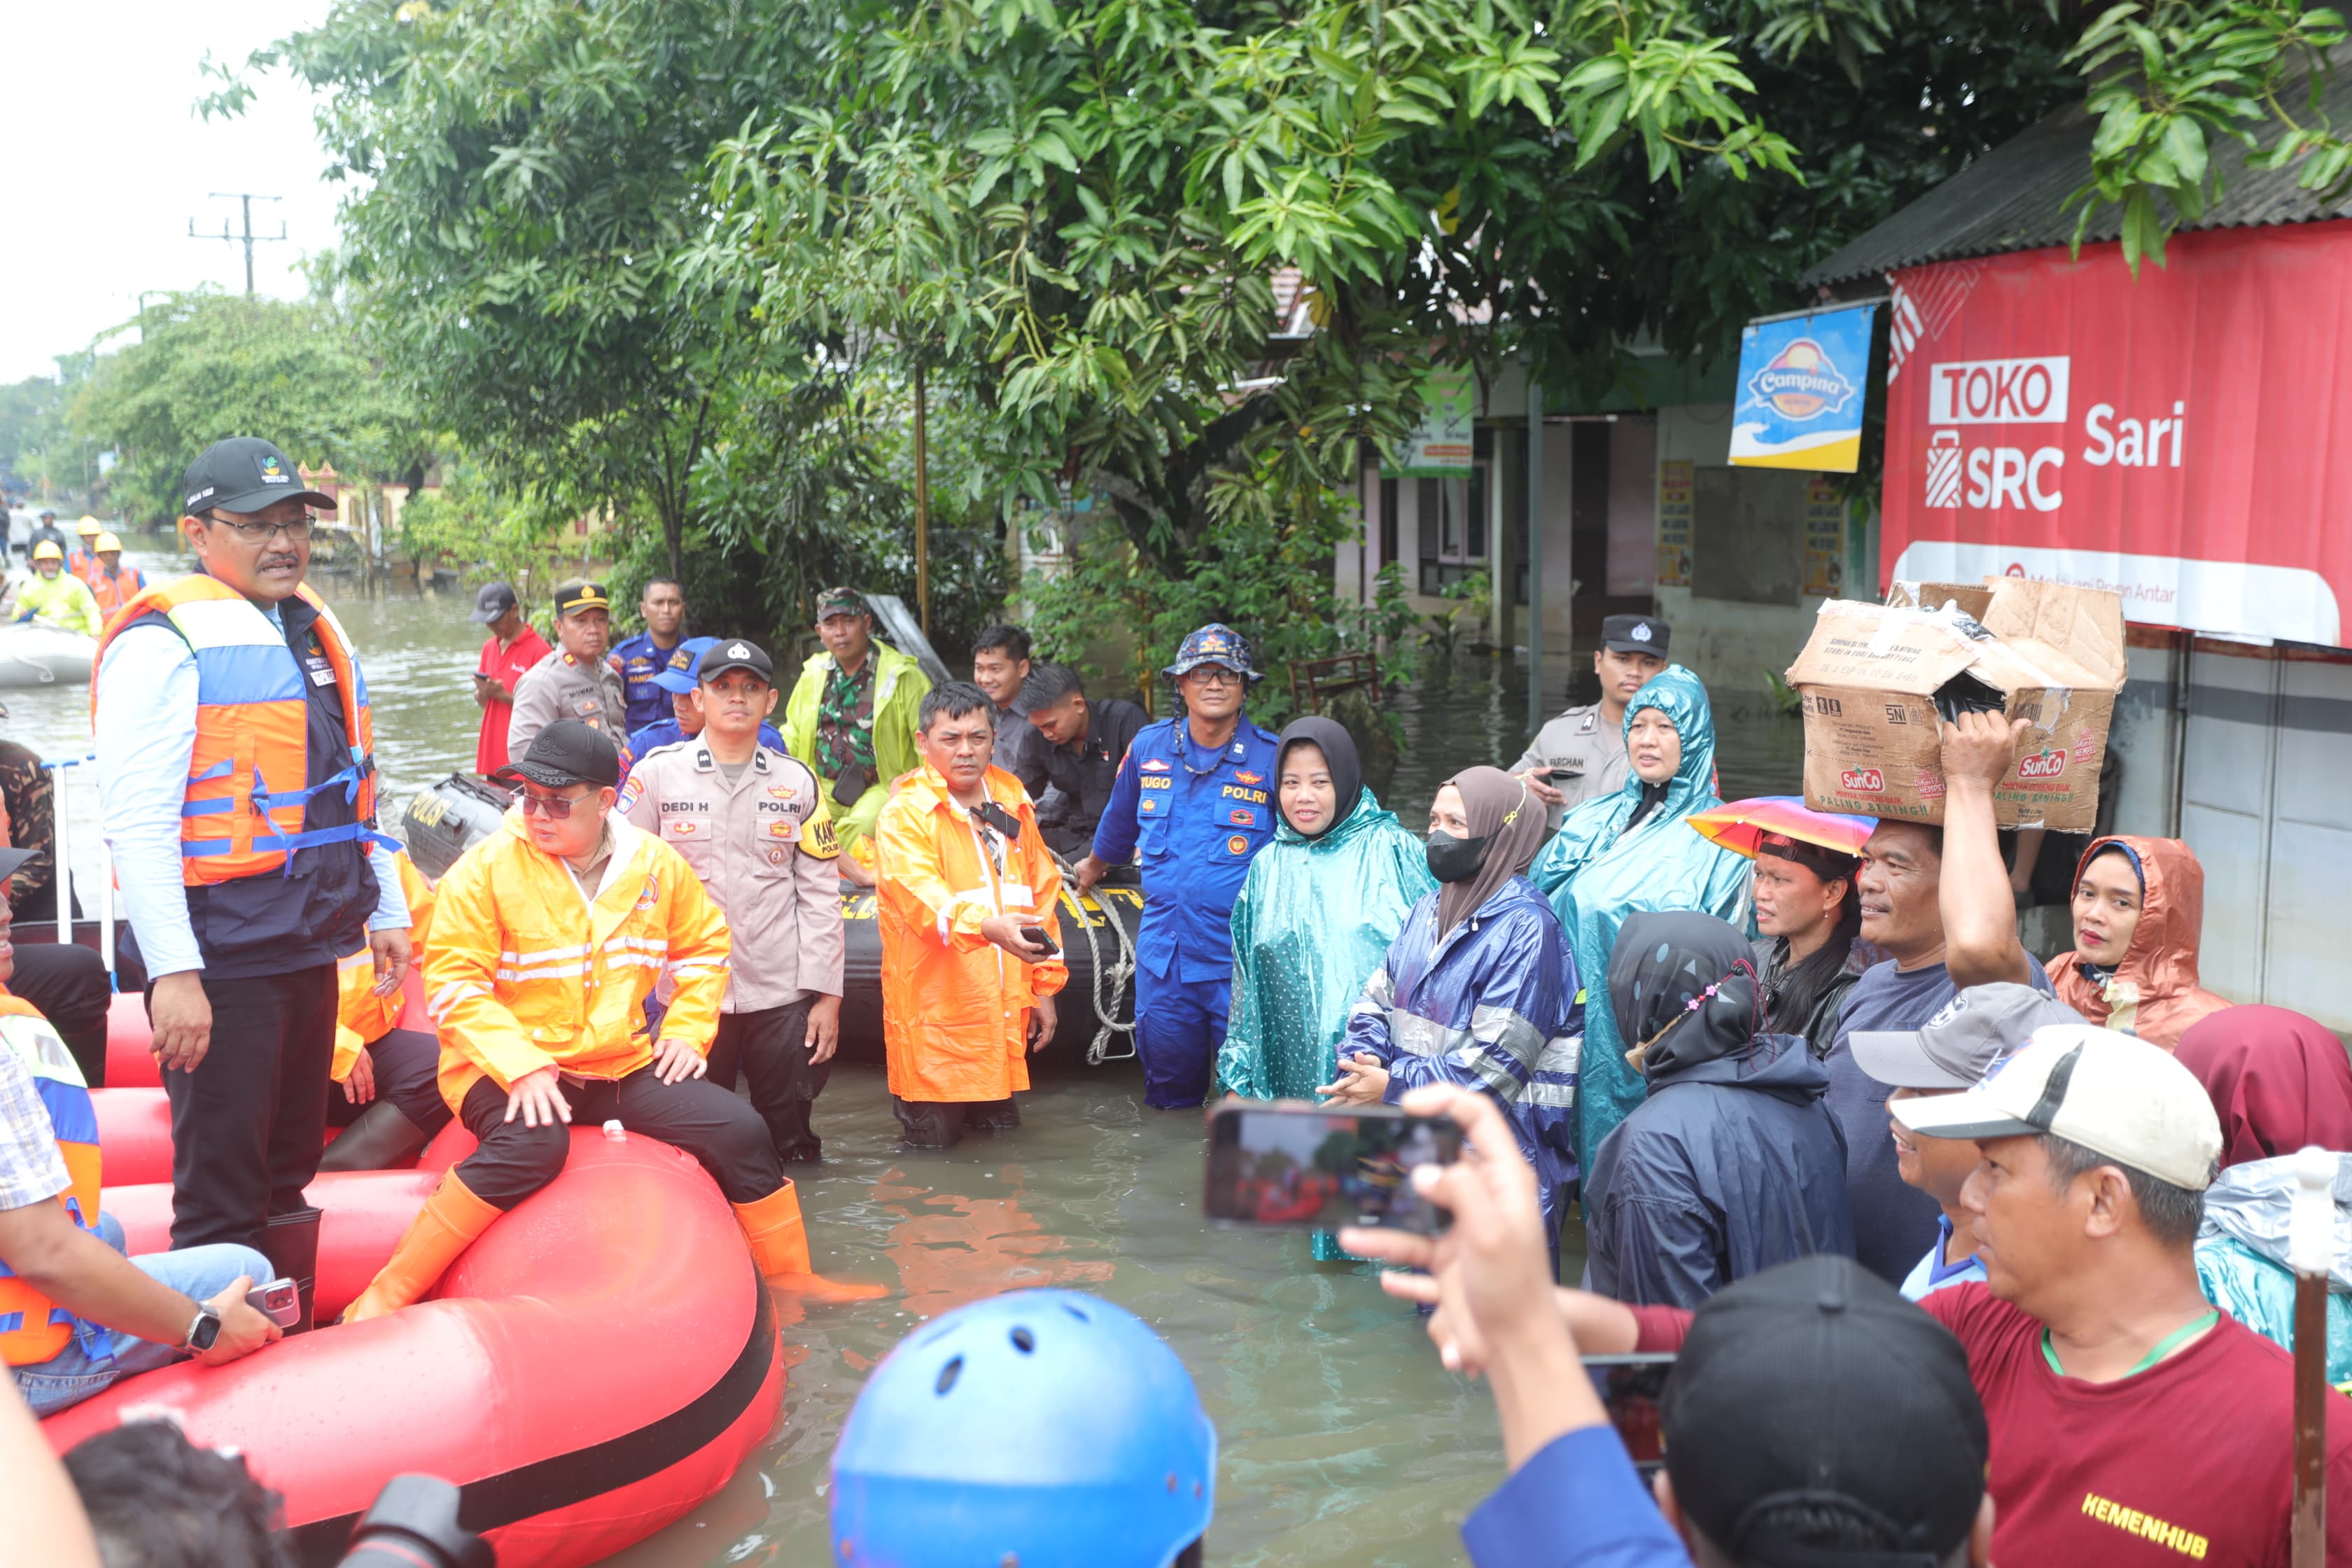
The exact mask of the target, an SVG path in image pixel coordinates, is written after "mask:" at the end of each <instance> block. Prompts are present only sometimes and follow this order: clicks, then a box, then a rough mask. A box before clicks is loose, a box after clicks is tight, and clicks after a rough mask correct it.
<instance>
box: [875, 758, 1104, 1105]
mask: <svg viewBox="0 0 2352 1568" xmlns="http://www.w3.org/2000/svg"><path fill="white" fill-rule="evenodd" d="M987 783H988V795H989V798H990V799H991V800H993V801H994V802H996V804H997V805H1001V806H1003V807H1004V809H1005V810H1007V811H1009V812H1011V813H1013V816H1017V817H1019V818H1020V819H1021V836H1020V837H1019V838H1018V839H1016V840H1015V841H1013V843H1011V844H1009V845H1007V844H1005V843H1004V842H1003V838H1002V837H998V838H997V840H996V841H997V844H998V846H999V847H1000V848H1001V850H1002V853H1003V868H1002V869H1001V870H1000V869H999V868H998V867H997V864H996V861H995V859H994V858H992V856H991V855H990V853H989V850H988V848H987V847H986V846H985V845H984V844H983V842H982V837H981V834H980V829H979V828H977V827H976V826H974V825H973V823H972V819H971V815H970V814H969V813H967V812H966V811H965V810H964V809H963V807H961V806H960V805H957V804H956V803H955V798H954V797H953V796H952V795H949V794H948V786H947V781H946V780H945V779H942V778H941V777H940V775H939V773H938V772H937V771H935V770H934V769H932V768H931V767H930V766H929V764H925V765H924V766H923V767H922V768H921V769H920V770H919V771H918V772H916V773H909V774H908V775H907V777H906V778H905V779H903V780H902V781H900V783H899V784H898V788H897V789H896V790H894V791H893V792H892V794H891V795H890V798H889V800H888V802H887V804H886V805H884V806H883V807H882V815H881V817H880V819H879V820H878V821H877V823H876V824H875V827H874V842H875V851H876V861H877V867H876V869H877V876H878V886H877V889H876V896H875V904H876V910H877V914H878V916H879V919H880V922H881V928H882V1041H883V1047H884V1050H885V1052H886V1053H887V1057H888V1059H889V1067H890V1092H891V1093H892V1094H895V1095H897V1096H898V1098H899V1099H901V1100H932V1101H941V1102H948V1103H971V1102H977V1101H982V1100H1003V1098H1005V1096H1007V1095H1009V1094H1012V1093H1013V1092H1014V1091H1015V1090H1017V1089H1027V1088H1028V1087H1029V1046H1028V1040H1027V1036H1028V1030H1029V1009H1030V1006H1031V1005H1032V1003H1033V1002H1034V999H1035V998H1036V997H1039V996H1051V995H1052V994H1054V993H1055V992H1057V991H1059V990H1060V989H1061V988H1062V986H1063V984H1065V983H1066V981H1067V980H1068V979H1069V976H1070V972H1069V970H1068V969H1067V968H1066V967H1065V966H1064V965H1063V963H1062V961H1061V960H1060V959H1058V958H1049V959H1047V960H1046V961H1045V963H1036V964H1030V963H1022V962H1021V961H1020V960H1019V959H1017V958H1015V957H1013V955H1012V954H1011V953H1009V952H1005V951H1004V950H1003V948H1001V947H998V946H997V945H996V944H995V943H994V942H990V941H988V940H987V939H986V938H985V937H983V936H982V935H981V934H980V922H981V921H983V920H986V919H987V918H988V917H990V916H991V915H1001V914H1023V915H1028V914H1034V916H1035V917H1036V923H1037V924H1038V925H1040V926H1042V927H1044V928H1045V934H1046V935H1047V936H1049V937H1052V938H1053V939H1054V942H1055V945H1057V946H1058V945H1059V944H1060V942H1061V940H1062V938H1061V911H1060V910H1059V908H1058V907H1057V906H1058V904H1059V902H1060V900H1061V896H1062V873H1061V871H1060V869H1059V868H1057V867H1055V864H1054V856H1053V852H1052V851H1050V850H1048V849H1047V848H1046V847H1045V839H1044V837H1041V836H1040V835H1039V833H1038V831H1037V812H1036V808H1035V807H1034V806H1033V805H1030V804H1029V795H1028V792H1027V791H1026V790H1024V789H1023V788H1022V787H1021V781H1020V780H1018V779H1016V778H1014V777H1013V775H1012V774H1011V773H1006V772H1005V771H1004V770H1003V769H1002V768H994V767H992V768H990V769H989V770H988V774H987Z"/></svg>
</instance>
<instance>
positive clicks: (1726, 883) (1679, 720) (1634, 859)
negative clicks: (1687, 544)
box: [1528, 664, 1748, 1202]
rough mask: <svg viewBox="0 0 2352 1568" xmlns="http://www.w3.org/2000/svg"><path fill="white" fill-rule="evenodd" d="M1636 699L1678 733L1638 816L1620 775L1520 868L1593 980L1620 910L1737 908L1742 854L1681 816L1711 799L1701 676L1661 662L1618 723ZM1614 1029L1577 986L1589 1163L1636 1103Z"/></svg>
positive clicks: (1739, 916)
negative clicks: (1676, 746)
mask: <svg viewBox="0 0 2352 1568" xmlns="http://www.w3.org/2000/svg"><path fill="white" fill-rule="evenodd" d="M1644 708H1655V709H1657V710H1659V711H1661V712H1663V713H1664V714H1665V715H1666V717H1667V718H1669V719H1671V720H1673V721H1674V725H1675V733H1676V734H1677V735H1678V736H1680V737H1681V739H1682V746H1683V756H1682V763H1681V765H1680V766H1678V767H1677V768H1676V769H1675V775H1674V777H1673V778H1672V779H1670V780H1668V781H1667V784H1666V794H1665V798H1664V800H1662V801H1661V802H1659V803H1658V805H1656V806H1655V807H1654V808H1653V809H1652V810H1651V811H1650V812H1649V813H1648V815H1646V816H1643V819H1642V822H1641V824H1640V826H1637V827H1635V828H1633V830H1632V831H1631V832H1628V831H1626V828H1625V824H1626V823H1627V822H1628V821H1629V820H1630V819H1631V818H1632V817H1633V813H1634V810H1635V808H1636V807H1638V806H1639V805H1641V803H1642V781H1641V777H1640V775H1639V774H1633V775H1631V776H1629V777H1628V778H1627V779H1626V781H1625V784H1624V787H1623V788H1622V789H1621V790H1619V791H1618V793H1617V794H1615V795H1609V796H1606V797H1604V798H1602V799H1600V800H1590V801H1587V802H1585V803H1584V804H1583V805H1580V806H1578V807H1577V808H1576V809H1575V810H1574V811H1572V812H1570V813H1569V814H1568V816H1567V819H1566V820H1565V821H1563V822H1562V823H1561V824H1560V827H1559V837H1556V838H1554V839H1553V840H1552V841H1551V842H1550V843H1549V845H1547V846H1545V847H1544V851H1543V853H1542V854H1540V855H1538V856H1537V857H1536V861H1535V865H1534V867H1533V868H1531V869H1530V870H1529V872H1528V877H1529V879H1531V880H1532V881H1533V882H1534V883H1535V885H1536V886H1537V887H1538V889H1541V890H1542V891H1543V892H1544V894H1545V895H1546V896H1547V897H1549V899H1550V900H1551V904H1552V908H1553V910H1555V911H1556V912H1557V913H1558V914H1559V921H1560V924H1561V926H1562V927H1563V928H1565V930H1566V931H1567V932H1568V941H1569V945H1570V948H1571V949H1572V950H1573V951H1574V952H1575V955H1576V967H1577V972H1578V973H1580V974H1583V975H1585V976H1587V977H1588V978H1589V979H1591V980H1592V981H1594V982H1596V983H1597V982H1599V981H1600V980H1601V978H1602V977H1604V976H1606V975H1607V974H1608V973H1609V959H1610V954H1611V953H1612V952H1613V951H1614V950H1615V948H1616V945H1617V932H1618V930H1619V928H1620V927H1622V925H1623V924H1624V922H1625V920H1626V917H1627V916H1629V915H1633V914H1639V913H1642V912H1643V911H1646V910H1697V911H1700V912H1702V913H1706V914H1712V915H1717V916H1720V917H1722V918H1723V919H1725V920H1727V921H1731V922H1732V923H1734V924H1735V925H1744V924H1746V922H1747V919H1748V861H1747V860H1746V858H1743V857H1741V856H1740V855H1738V854H1737V853H1735V852H1733V851H1731V850H1729V849H1725V848H1722V847H1719V846H1717V845H1716V844H1714V843H1712V842H1710V841H1709V840H1708V839H1707V838H1706V837H1704V836H1703V835H1700V834H1698V833H1695V832H1693V831H1692V830H1691V829H1690V828H1689V827H1687V826H1685V825H1684V819H1685V817H1687V816H1690V814H1691V813H1693V812H1695V811H1706V810H1709V809H1711V808H1712V807H1714V806H1717V805H1721V804H1722V802H1721V801H1719V800H1717V798H1716V795H1715V788H1714V779H1715V718H1714V714H1713V712H1712V711H1711V710H1709V708H1708V706H1707V700H1706V687H1704V686H1702V685H1701V684H1700V683H1699V679H1698V677H1697V676H1696V675H1693V674H1692V673H1691V672H1690V671H1689V670H1687V669H1685V668H1683V667H1682V666H1680V665H1678V664H1675V665H1668V666H1667V667H1666V668H1664V669H1662V670H1660V671H1659V672H1658V673H1657V674H1656V675H1654V676H1653V677H1652V678H1651V679H1650V680H1649V683H1648V684H1647V685H1645V686H1643V688H1642V689H1641V690H1640V691H1638V692H1636V693H1634V695H1633V700H1632V701H1630V702H1628V703H1627V704H1626V705H1625V728H1626V730H1627V731H1629V732H1630V731H1632V729H1633V719H1634V716H1635V715H1636V714H1638V713H1640V712H1641V711H1642V710H1643V709H1644ZM1622 1034H1623V1032H1622V1030H1621V1029H1620V1028H1619V1026H1618V1023H1617V1016H1616V1013H1615V1010H1614V1008H1613V1007H1612V1005H1611V1003H1610V999H1609V996H1608V994H1607V991H1606V988H1605V987H1604V986H1602V985H1601V984H1593V985H1592V986H1591V988H1590V989H1589V990H1588V992H1587V993H1586V995H1585V1015H1584V1049H1583V1053H1582V1057H1581V1058H1580V1066H1579V1068H1578V1076H1577V1107H1576V1139H1575V1142H1576V1157H1577V1160H1578V1162H1579V1163H1580V1166H1581V1167H1588V1168H1589V1165H1590V1163H1591V1157H1592V1152H1593V1151H1594V1150H1595V1149H1597V1148H1599V1147H1600V1145H1601V1139H1603V1138H1605V1137H1607V1136H1608V1135H1609V1132H1610V1131H1611V1130H1612V1128H1614V1127H1615V1126H1616V1125H1617V1124H1618V1123H1619V1122H1620V1121H1624V1120H1625V1115H1626V1112H1628V1111H1630V1110H1633V1107H1634V1106H1635V1105H1638V1104H1639V1103H1641V1100H1642V1094H1643V1089H1642V1078H1641V1075H1640V1074H1639V1073H1638V1072H1636V1071H1635V1070H1634V1069H1633V1068H1632V1067H1631V1066H1629V1065H1628V1064H1627V1062H1626V1060H1625V1052H1626V1050H1627V1049H1628V1048H1629V1047H1630V1046H1631V1044H1632V1042H1631V1041H1628V1040H1626V1039H1624V1038H1623V1037H1622ZM1589 1201H1590V1194H1589V1192H1588V1202H1589Z"/></svg>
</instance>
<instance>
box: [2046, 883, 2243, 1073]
mask: <svg viewBox="0 0 2352 1568" xmlns="http://www.w3.org/2000/svg"><path fill="white" fill-rule="evenodd" d="M2111 844H2120V845H2123V846H2124V847H2126V848H2127V849H2129V850H2130V851H2131V852H2132V853H2133V854H2134V855H2136V856H2137V857H2138V858H2139V871H2140V888H2141V893H2140V906H2139V924H2137V926H2134V927H2133V928H2132V936H2131V942H2130V944H2129V945H2128V946H2126V948H2125V949H2124V961H2123V962H2122V963H2118V964H2117V965H2116V969H2115V973H2113V974H2110V975H2109V976H2108V977H2107V981H2106V984H2104V985H2102V984H2098V983H2096V982H2095V981H2094V980H2093V979H2092V978H2091V976H2090V975H2089V974H2087V973H2084V970H2083V958H2082V954H2080V953H2075V952H2062V953H2060V954H2059V955H2058V956H2057V957H2056V958H2053V959H2052V960H2051V961H2050V965H2049V974H2050V984H2051V985H2052V986H2053V988H2054V989H2055V990H2056V991H2057V993H2058V1000H2060V1001H2061V1002H2063V1003H2065V1004H2066V1005H2068V1006H2069V1007H2072V1008H2073V1009H2074V1011H2076V1012H2077V1013H2080V1014H2081V1015H2083V1016H2084V1017H2085V1018H2087V1019H2089V1020H2090V1021H2091V1022H2092V1023H2094V1024H2103V1025H2105V1026H2106V1027H2108V1028H2110V1029H2120V1030H2123V1031H2125V1032H2126V1033H2128V1034H2133V1035H2137V1036H2138V1037H2140V1038H2141V1039H2143V1040H2146V1041H2147V1042H2148V1043H2149V1044H2150V1045H2156V1046H2162V1047H2164V1048H2165V1049H2166V1050H2170V1049H2172V1047H2175V1046H2177V1045H2179V1043H2180V1037H2181V1036H2182V1035H2183V1034H2185V1033H2187V1032H2188V1029H2189V1025H2191V1024H2193V1023H2195V1022H2197V1020H2198V1019H2200V1018H2202V1017H2203V1016H2205V1015H2206V1014H2208V1013H2218V1012H2220V1011H2221V1009H2222V1008H2224V1007H2226V1006H2228V1005H2229V1004H2228V1003H2227V1002H2224V1001H2223V1000H2222V999H2221V997H2219V996H2216V995H2214V994H2213V993H2211V992H2210V991H2208V990H2206V989H2205V988H2204V987H2203V986H2201V985H2200V984H2197V945H2198V940H2199V938H2200V936H2201V935H2202V934H2203V932H2204V929H2205V868H2204V866H2203V865H2201V864H2200V862H2199V861H2198V858H2197V851H2195V850H2194V849H2191V848H2190V847H2189V846H2188V845H2186V844H2183V843H2182V842H2180V840H2179V839H2178V838H2125V837H2112V838H2101V839H2096V840H2095V841H2094V842H2093V843H2092V845H2091V847H2089V848H2088V849H2085V850H2084V851H2083V858H2082V859H2081V860H2079V861H2077V862H2076V863H2075V866H2074V879H2075V880H2076V881H2077V882H2079V881H2081V880H2082V877H2083V868H2084V867H2086V866H2088V865H2090V863H2091V858H2092V857H2093V856H2095V855H2096V854H2098V853H2099V851H2101V850H2102V849H2105V848H2106V847H2107V846H2109V845H2111Z"/></svg>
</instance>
